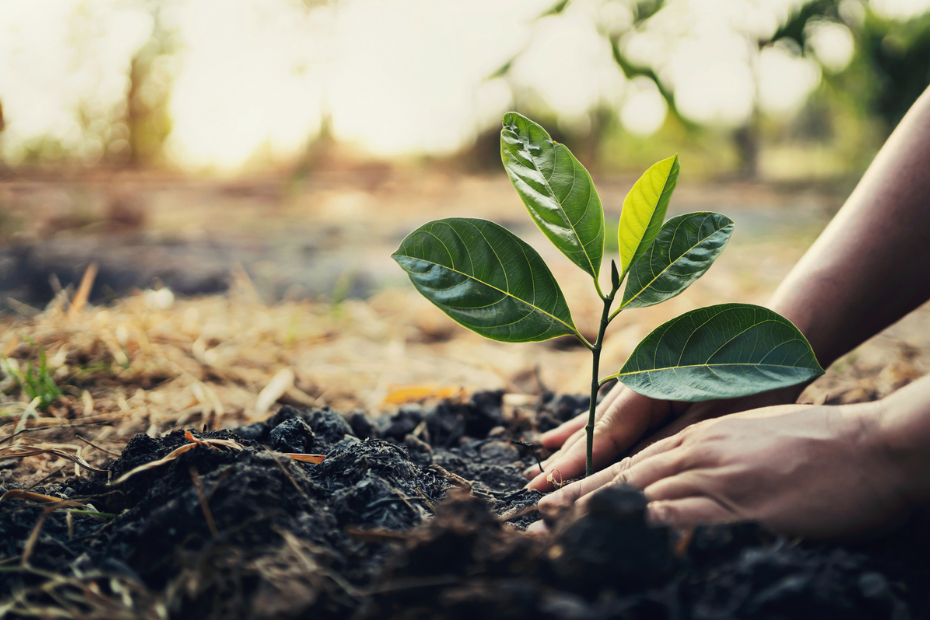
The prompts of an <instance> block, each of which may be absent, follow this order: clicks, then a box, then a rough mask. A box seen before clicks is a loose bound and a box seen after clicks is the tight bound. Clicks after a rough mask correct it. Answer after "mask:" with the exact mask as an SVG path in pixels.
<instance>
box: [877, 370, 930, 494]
mask: <svg viewBox="0 0 930 620" xmlns="http://www.w3.org/2000/svg"><path fill="white" fill-rule="evenodd" d="M878 405H879V409H878V413H877V419H878V422H877V426H876V431H875V436H876V439H877V441H878V445H879V448H880V449H881V451H882V452H883V453H884V454H885V455H886V456H887V458H888V459H889V461H890V462H891V463H892V464H893V466H894V467H895V469H896V470H897V477H898V484H899V488H900V494H901V496H902V497H903V498H904V500H905V501H906V502H907V503H908V504H910V505H919V504H926V503H927V502H928V501H930V376H927V377H924V378H923V379H921V380H919V381H916V382H914V383H912V384H910V385H908V386H907V387H905V388H902V389H900V390H898V391H897V392H895V393H893V394H891V395H890V396H888V397H886V398H885V399H883V400H882V401H881V402H879V403H878Z"/></svg>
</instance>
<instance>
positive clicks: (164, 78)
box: [125, 5, 177, 166]
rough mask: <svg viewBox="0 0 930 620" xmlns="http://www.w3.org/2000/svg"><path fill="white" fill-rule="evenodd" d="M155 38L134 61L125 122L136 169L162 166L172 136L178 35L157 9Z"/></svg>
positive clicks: (131, 68)
mask: <svg viewBox="0 0 930 620" xmlns="http://www.w3.org/2000/svg"><path fill="white" fill-rule="evenodd" d="M152 11H153V17H154V26H153V28H152V35H151V36H150V37H149V40H148V41H147V42H146V44H145V45H143V46H142V48H141V49H140V50H139V51H137V52H136V54H135V55H134V56H133V58H132V63H131V65H130V70H129V91H128V92H127V93H126V114H125V122H126V125H127V126H128V128H129V161H128V163H129V164H131V165H134V166H139V165H152V164H156V163H161V161H162V159H163V156H164V148H163V147H164V144H165V140H167V138H168V134H170V133H171V116H170V115H169V114H168V100H169V97H170V96H171V82H172V68H171V66H172V60H173V59H172V54H173V52H174V51H175V49H176V47H177V44H176V41H175V35H174V33H172V32H171V31H170V30H168V29H166V28H165V27H164V24H163V21H162V19H161V17H160V16H161V10H160V8H159V7H158V6H157V5H156V6H155V7H154V8H153V9H152Z"/></svg>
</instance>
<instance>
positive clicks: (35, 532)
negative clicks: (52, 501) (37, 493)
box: [19, 510, 51, 568]
mask: <svg viewBox="0 0 930 620" xmlns="http://www.w3.org/2000/svg"><path fill="white" fill-rule="evenodd" d="M50 512H51V511H49V510H44V511H42V515H41V516H39V520H38V521H36V526H35V527H34V528H32V533H31V534H29V538H27V539H26V546H25V548H24V549H23V557H22V559H21V560H20V561H19V565H20V566H22V567H23V568H25V567H26V566H29V556H31V555H32V552H33V550H34V549H35V546H36V542H37V541H38V540H39V532H40V531H42V526H43V525H45V520H46V519H48V515H49V514H50Z"/></svg>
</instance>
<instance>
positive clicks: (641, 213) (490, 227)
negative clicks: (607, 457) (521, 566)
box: [392, 112, 823, 476]
mask: <svg viewBox="0 0 930 620" xmlns="http://www.w3.org/2000/svg"><path fill="white" fill-rule="evenodd" d="M501 159H502V161H503V163H504V168H505V169H506V171H507V174H508V175H509V176H510V180H511V182H512V183H513V186H514V188H515V189H516V191H517V194H519V196H520V198H521V199H522V200H523V203H524V205H526V208H527V210H528V211H529V214H530V217H531V218H532V219H533V221H534V222H536V225H537V226H539V228H540V230H541V231H542V232H543V233H544V234H545V235H546V237H548V238H549V240H550V241H552V243H553V244H555V246H556V247H557V248H558V249H559V250H561V252H562V253H563V254H564V255H565V256H566V257H567V258H568V259H569V260H570V261H572V262H573V263H574V264H575V265H577V266H578V267H579V268H580V269H581V270H582V271H584V272H585V273H587V274H588V275H589V276H590V277H591V278H592V281H593V284H594V288H595V289H596V291H597V294H598V296H599V297H600V298H601V300H602V301H603V304H604V307H603V312H602V314H601V322H600V326H599V328H598V332H597V339H596V340H595V341H594V342H593V343H592V342H589V341H588V340H587V339H586V338H585V337H584V336H583V335H582V333H581V332H580V331H579V330H578V328H577V327H575V322H574V320H573V319H572V315H571V312H570V311H569V308H568V304H567V303H566V301H565V297H564V295H563V294H562V290H561V289H560V288H559V285H558V283H557V282H556V280H555V277H553V275H552V272H551V271H550V270H549V267H548V266H547V265H546V263H545V262H544V261H543V259H542V258H541V257H540V255H539V254H538V253H537V252H536V250H534V249H533V248H532V247H530V246H529V245H527V244H526V243H525V242H524V241H522V240H521V239H520V238H519V237H517V236H516V235H514V234H513V233H511V232H510V231H508V230H507V229H505V228H504V227H502V226H500V225H498V224H495V223H493V222H489V221H486V220H480V219H470V218H445V219H441V220H435V221H432V222H429V223H427V224H424V225H423V226H421V227H419V228H417V229H416V230H415V231H413V232H412V233H410V234H409V235H408V236H407V237H406V238H405V239H404V240H403V242H402V243H401V244H400V247H399V248H398V249H397V251H396V252H395V253H394V254H393V256H392V257H393V258H394V260H396V261H397V262H398V264H400V266H401V267H402V268H403V269H404V271H406V272H407V274H408V275H409V276H410V280H411V281H412V282H413V285H414V286H415V287H416V288H417V290H418V291H420V293H422V294H423V295H424V296H425V297H426V298H427V299H429V300H430V301H431V302H433V303H434V304H435V305H436V306H438V307H439V308H440V309H441V310H442V311H443V312H445V313H446V314H448V315H449V316H450V317H452V319H454V320H455V321H457V322H458V323H460V324H461V325H463V326H464V327H467V328H468V329H471V330H472V331H475V332H477V333H479V334H481V335H482V336H485V337H487V338H491V339H493V340H499V341H502V342H539V341H542V340H548V339H550V338H556V337H558V336H575V337H576V338H577V339H578V340H579V341H581V343H582V344H583V345H584V346H585V347H587V348H588V349H589V350H590V351H591V353H592V372H591V405H590V410H589V413H588V424H587V426H586V427H585V429H586V432H587V468H586V471H587V475H588V476H590V475H591V474H592V473H593V472H594V467H593V462H592V445H593V438H594V419H595V418H594V411H595V407H596V404H597V395H598V390H599V389H600V387H601V386H602V385H604V383H606V382H607V381H610V380H612V379H617V380H619V381H621V382H622V383H624V384H626V385H627V386H628V387H629V388H630V389H632V390H634V391H635V392H638V393H640V394H644V395H646V396H650V397H652V398H657V399H664V400H674V401H686V402H696V401H703V400H710V399H716V398H735V397H738V396H747V395H749V394H755V393H758V392H763V391H767V390H773V389H776V388H781V387H786V386H789V385H794V384H797V383H801V382H804V381H809V380H811V379H813V378H815V377H817V376H819V375H821V374H823V369H822V368H821V367H820V364H819V363H818V362H817V359H816V358H815V357H814V352H813V350H812V349H811V347H810V344H809V343H808V342H807V339H806V338H805V337H804V335H803V334H801V332H800V331H799V330H798V329H797V328H796V327H795V326H794V325H793V324H792V323H791V322H790V321H789V320H788V319H786V318H784V317H782V316H780V315H779V314H777V313H775V312H772V311H771V310H768V309H767V308H763V307H760V306H753V305H748V304H721V305H717V306H710V307H707V308H701V309H698V310H692V311H691V312H686V313H685V314H683V315H681V316H679V317H677V318H675V319H672V320H671V321H668V322H667V323H665V324H663V325H661V326H659V327H658V328H656V329H655V330H654V331H653V332H652V333H650V334H649V335H648V336H646V338H644V339H643V341H642V342H640V343H639V344H638V345H637V346H636V348H635V349H634V350H633V353H632V354H631V355H630V357H629V359H628V360H627V361H626V363H625V364H623V366H622V367H621V368H620V370H619V371H617V372H615V373H613V374H611V375H608V376H606V377H604V378H601V379H599V378H598V377H599V364H600V355H601V348H602V346H603V344H604V335H605V333H606V331H607V326H608V325H609V324H610V322H611V321H613V320H614V319H615V318H616V317H617V315H618V314H619V313H620V312H622V311H623V310H626V309H632V308H646V307H648V306H653V305H656V304H658V303H661V302H663V301H665V300H667V299H671V298H672V297H675V296H676V295H678V294H680V293H681V292H683V291H684V290H685V289H686V288H688V287H689V286H690V285H691V284H692V283H693V282H694V281H695V280H697V279H698V278H700V277H701V276H702V275H704V273H706V272H707V270H708V269H709V268H710V266H711V264H713V262H714V260H716V258H717V256H719V255H720V253H721V252H722V251H723V248H724V247H725V246H726V244H727V241H728V240H729V238H730V234H731V233H732V232H733V221H732V220H730V219H729V218H727V217H725V216H723V215H720V214H718V213H710V212H700V213H686V214H684V215H678V216H676V217H673V218H671V219H669V220H668V221H665V214H666V212H667V210H668V205H669V201H670V200H671V197H672V192H673V191H674V189H675V185H676V183H677V182H678V172H679V163H678V156H677V155H673V156H672V157H669V158H668V159H664V160H662V161H660V162H658V163H656V164H654V165H653V166H652V167H650V168H649V169H648V170H647V171H646V172H645V173H644V174H643V176H642V177H640V178H639V180H638V181H636V183H634V184H633V187H632V188H631V189H630V192H629V193H628V194H627V196H626V198H625V199H624V201H623V209H622V211H621V214H620V223H619V230H618V231H617V238H618V248H619V267H618V265H617V262H616V261H613V260H611V262H610V282H609V289H607V291H606V292H605V291H604V290H603V289H602V288H601V284H600V281H599V280H600V270H601V263H602V261H603V255H604V238H605V232H606V226H605V222H604V209H603V207H602V206H601V201H600V198H599V197H598V194H597V190H596V189H595V187H594V182H593V181H592V180H591V175H590V174H588V171H587V170H585V168H584V166H582V165H581V164H580V163H579V162H578V160H577V159H575V157H574V155H572V153H571V151H569V150H568V148H566V147H565V146H564V145H562V144H559V143H558V142H555V141H554V140H552V139H551V138H550V137H549V134H548V133H546V130H545V129H543V128H542V127H541V126H539V125H538V124H536V123H534V122H533V121H531V120H530V119H528V118H526V117H524V116H521V115H520V114H517V113H515V112H510V113H508V114H506V115H505V116H504V122H503V130H502V131H501ZM624 281H626V285H625V287H623V292H622V294H620V289H621V285H622V284H623V282H624ZM618 295H619V297H618ZM614 301H618V305H617V307H616V309H615V310H613V311H611V310H612V307H613V304H614Z"/></svg>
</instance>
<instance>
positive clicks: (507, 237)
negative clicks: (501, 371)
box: [392, 218, 578, 342]
mask: <svg viewBox="0 0 930 620" xmlns="http://www.w3.org/2000/svg"><path fill="white" fill-rule="evenodd" d="M392 258H393V259H394V260H396V261H397V262H398V264H400V266H401V267H402V268H403V269H404V271H406V272H407V274H408V275H409V276H410V281H411V282H413V285H414V286H415V287H416V288H417V290H418V291H420V292H421V293H422V294H423V296H424V297H426V298H427V299H429V300H430V301H431V302H433V303H434V304H436V306H438V307H439V309H440V310H442V311H443V312H445V313H446V314H448V315H449V316H450V317H452V318H453V319H454V320H455V321H457V322H458V323H460V324H461V325H463V326H465V327H467V328H468V329H470V330H472V331H475V332H477V333H479V334H481V335H482V336H485V337H487V338H491V339H492V340H500V341H502V342H538V341H540V340H548V339H550V338H555V337H556V336H565V335H569V334H577V331H578V330H577V329H576V328H575V323H574V321H573V320H572V315H571V312H569V309H568V304H566V303H565V297H564V295H562V290H561V289H560V288H559V285H558V283H557V282H556V281H555V278H554V277H553V275H552V272H551V271H549V268H548V267H547V266H546V263H545V262H543V259H542V258H541V257H540V256H539V254H538V253H537V252H536V250H534V249H533V248H532V247H530V246H529V245H527V244H526V243H525V242H523V241H522V240H521V239H520V238H519V237H517V236H516V235H514V234H513V233H512V232H510V231H509V230H507V229H506V228H504V227H502V226H499V225H498V224H495V223H494V222H488V221H486V220H476V219H468V218H448V219H442V220H436V221H433V222H429V223H427V224H424V225H423V226H421V227H419V228H417V229H416V230H415V231H413V232H412V233H410V234H409V235H407V238H406V239H404V240H403V242H402V243H401V244H400V247H399V248H398V249H397V251H396V252H394V254H393V255H392Z"/></svg>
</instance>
